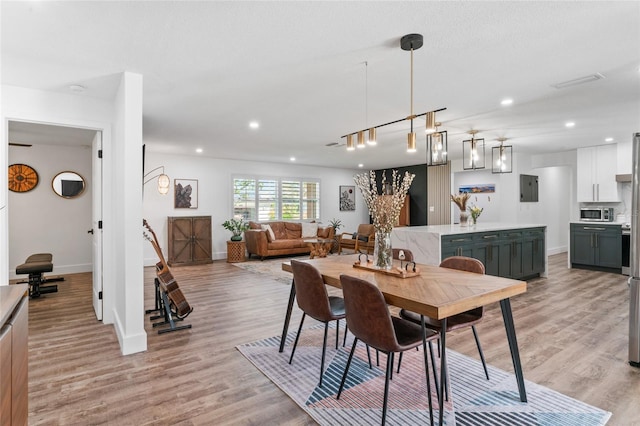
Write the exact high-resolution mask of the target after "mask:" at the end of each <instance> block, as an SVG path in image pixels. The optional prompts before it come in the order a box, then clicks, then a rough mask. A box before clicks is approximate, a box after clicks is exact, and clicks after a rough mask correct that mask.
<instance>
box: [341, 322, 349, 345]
mask: <svg viewBox="0 0 640 426" xmlns="http://www.w3.org/2000/svg"><path fill="white" fill-rule="evenodd" d="M348 332H349V325H348V324H347V322H346V321H345V322H344V338H343V339H342V347H343V348H344V347H345V345H346V344H347V333H348Z"/></svg>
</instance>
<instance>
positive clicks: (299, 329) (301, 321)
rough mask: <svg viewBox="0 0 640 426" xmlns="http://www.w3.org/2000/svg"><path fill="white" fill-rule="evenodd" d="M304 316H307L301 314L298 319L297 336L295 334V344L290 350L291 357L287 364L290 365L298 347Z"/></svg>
mask: <svg viewBox="0 0 640 426" xmlns="http://www.w3.org/2000/svg"><path fill="white" fill-rule="evenodd" d="M306 316H307V314H305V313H304V312H303V313H302V318H301V319H300V326H299V327H298V334H296V340H295V342H293V349H292V350H291V357H290V358H289V364H291V361H293V354H295V353H296V347H297V346H298V339H299V338H300V332H301V331H302V323H303V322H304V317H306Z"/></svg>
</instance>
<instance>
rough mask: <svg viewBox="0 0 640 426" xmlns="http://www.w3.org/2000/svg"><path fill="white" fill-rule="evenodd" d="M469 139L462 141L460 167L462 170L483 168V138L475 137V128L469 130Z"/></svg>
mask: <svg viewBox="0 0 640 426" xmlns="http://www.w3.org/2000/svg"><path fill="white" fill-rule="evenodd" d="M467 133H469V134H470V135H471V139H469V140H466V141H462V168H463V169H464V170H477V169H484V139H477V138H476V137H475V136H476V134H477V133H478V131H477V130H469V131H468V132H467Z"/></svg>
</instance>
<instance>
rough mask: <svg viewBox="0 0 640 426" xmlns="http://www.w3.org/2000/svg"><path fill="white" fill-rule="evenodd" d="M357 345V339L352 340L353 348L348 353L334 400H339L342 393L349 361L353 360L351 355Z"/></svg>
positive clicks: (349, 365)
mask: <svg viewBox="0 0 640 426" xmlns="http://www.w3.org/2000/svg"><path fill="white" fill-rule="evenodd" d="M357 344H358V338H357V337H356V338H354V339H353V346H351V352H349V359H348V360H347V365H346V367H344V373H343V374H342V380H341V381H340V388H339V389H338V395H336V399H340V394H341V393H342V388H343V387H344V382H345V380H347V374H349V367H351V360H352V359H353V353H354V352H355V351H356V345H357Z"/></svg>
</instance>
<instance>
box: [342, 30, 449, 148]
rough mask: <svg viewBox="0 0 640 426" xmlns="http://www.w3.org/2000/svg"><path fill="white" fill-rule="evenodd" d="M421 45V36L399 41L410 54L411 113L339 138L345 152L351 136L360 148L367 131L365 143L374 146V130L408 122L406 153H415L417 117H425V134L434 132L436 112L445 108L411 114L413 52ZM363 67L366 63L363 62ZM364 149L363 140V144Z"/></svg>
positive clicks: (401, 46) (351, 144) (408, 35)
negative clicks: (355, 138) (344, 139)
mask: <svg viewBox="0 0 640 426" xmlns="http://www.w3.org/2000/svg"><path fill="white" fill-rule="evenodd" d="M422 44H423V37H422V34H407V35H405V36H403V37H402V38H401V39H400V48H401V49H402V50H406V51H410V52H411V104H410V106H411V111H410V114H409V115H408V116H406V117H404V118H400V119H397V120H393V121H390V122H388V123H384V124H379V125H377V126H373V127H370V128H368V129H364V130H358V131H355V132H352V133H349V134H346V135H343V136H341V138H347V150H349V151H351V150H353V136H354V135H358V147H360V135H361V134H363V135H364V132H365V131H367V130H368V131H369V140H368V141H367V142H368V143H369V144H370V145H375V144H376V143H377V139H376V129H378V128H380V127H384V126H388V125H390V124H396V123H400V122H402V121H407V120H408V121H410V123H411V130H410V133H408V134H407V152H416V134H415V132H414V131H413V120H414V119H415V118H418V117H422V116H426V117H425V118H426V132H427V133H428V134H429V133H433V132H435V130H436V126H435V121H436V112H440V111H444V110H445V109H446V108H440V109H437V110H434V111H429V112H423V113H422V114H414V113H413V51H414V50H417V49H420V48H421V47H422ZM365 65H367V63H366V62H365ZM349 141H351V142H349ZM362 146H363V147H364V146H365V145H364V138H363V144H362Z"/></svg>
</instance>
